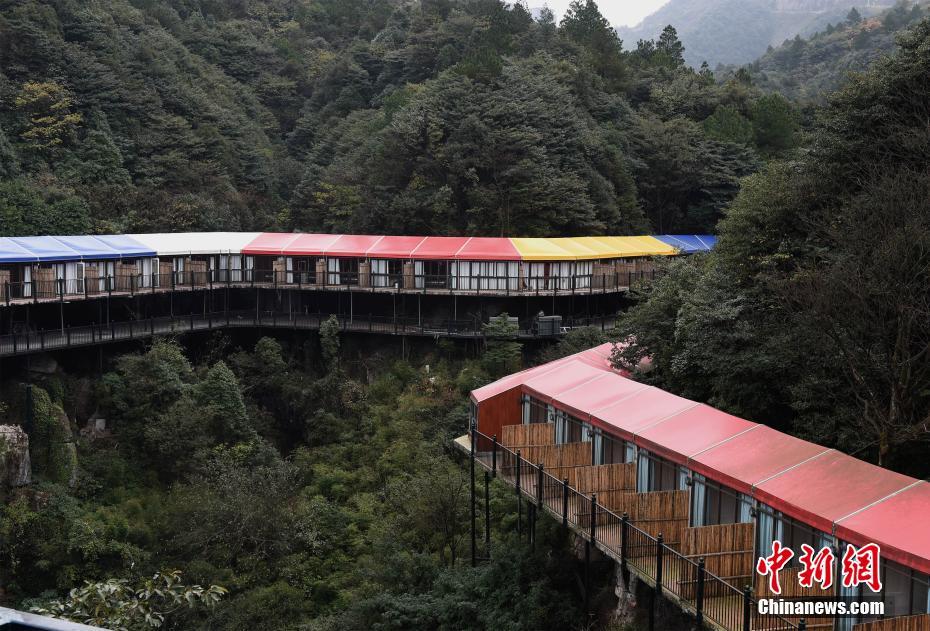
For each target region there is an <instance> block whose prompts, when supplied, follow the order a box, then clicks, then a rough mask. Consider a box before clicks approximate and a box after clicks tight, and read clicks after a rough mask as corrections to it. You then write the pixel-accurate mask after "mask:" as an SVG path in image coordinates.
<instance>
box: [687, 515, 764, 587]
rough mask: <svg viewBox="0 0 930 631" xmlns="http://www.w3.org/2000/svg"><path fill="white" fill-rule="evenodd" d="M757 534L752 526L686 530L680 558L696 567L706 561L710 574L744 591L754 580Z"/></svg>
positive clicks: (723, 526)
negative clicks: (699, 561) (688, 560)
mask: <svg viewBox="0 0 930 631" xmlns="http://www.w3.org/2000/svg"><path fill="white" fill-rule="evenodd" d="M755 533H756V526H755V524H753V523H748V524H722V525H717V526H701V527H697V528H686V529H685V531H684V533H683V535H682V540H681V554H682V555H684V556H686V557H688V558H690V559H691V560H692V561H694V562H695V563H697V560H698V558H699V557H704V567H705V568H706V569H707V571H708V572H710V573H711V574H713V575H714V576H717V577H719V578H722V579H723V580H725V581H727V582H728V583H730V584H731V585H733V586H734V587H736V588H737V589H742V588H743V587H744V586H745V585H747V584H750V583H752V580H753V575H754V571H753V570H754V565H755V559H754V558H753V541H754V539H755Z"/></svg>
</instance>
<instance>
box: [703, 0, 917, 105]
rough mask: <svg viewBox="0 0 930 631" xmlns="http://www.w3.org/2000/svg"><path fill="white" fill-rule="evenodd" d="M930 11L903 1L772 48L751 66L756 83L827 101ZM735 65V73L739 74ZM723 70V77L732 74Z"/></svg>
mask: <svg viewBox="0 0 930 631" xmlns="http://www.w3.org/2000/svg"><path fill="white" fill-rule="evenodd" d="M928 12H930V3H927V2H924V3H921V4H915V5H912V6H909V5H907V3H904V2H901V3H898V4H897V5H896V6H895V7H894V8H892V9H890V10H888V11H885V12H883V13H882V14H880V15H878V16H875V17H874V18H869V19H865V20H862V21H861V22H859V23H856V24H850V23H848V22H844V23H842V24H840V25H838V26H830V27H829V28H827V29H826V30H824V31H821V32H819V33H815V34H814V35H813V36H811V37H810V38H808V39H806V40H805V39H802V38H800V37H797V38H795V39H793V40H791V41H789V42H785V43H784V44H783V45H781V46H779V47H778V48H775V49H773V50H770V51H768V52H767V53H766V54H765V55H763V56H762V57H760V58H759V59H758V60H756V61H755V62H754V63H753V64H752V65H750V66H749V67H748V69H749V72H750V75H751V77H752V80H753V83H755V84H756V85H757V86H758V87H761V88H762V89H764V90H766V91H770V92H779V93H781V94H784V95H785V96H787V97H790V98H793V99H795V100H799V101H815V102H816V101H821V100H823V98H824V96H825V95H826V94H827V93H829V92H832V91H834V90H836V89H837V88H839V87H840V85H842V83H843V82H844V81H845V80H846V78H847V77H848V76H849V73H851V72H862V71H864V70H866V68H868V67H869V66H870V65H871V64H872V62H874V61H876V60H877V59H879V58H880V57H882V56H884V55H888V54H891V53H893V52H894V51H895V50H896V48H897V44H896V39H897V36H898V34H900V33H901V32H902V31H904V30H906V29H909V28H911V27H913V26H914V25H915V24H916V23H917V22H919V21H920V20H921V19H922V18H923V17H924V16H925V15H927V14H928ZM735 70H736V69H735V68H729V69H728V71H729V72H735ZM726 76H727V75H726V74H721V73H718V78H720V77H724V78H725V77H726Z"/></svg>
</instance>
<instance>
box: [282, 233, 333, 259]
mask: <svg viewBox="0 0 930 631" xmlns="http://www.w3.org/2000/svg"><path fill="white" fill-rule="evenodd" d="M341 237H342V235H341V234H299V235H297V238H296V239H294V240H293V241H291V242H290V243H289V244H288V245H287V247H286V248H285V250H284V253H285V254H287V255H288V256H323V254H324V253H325V252H326V249H327V248H329V247H330V246H332V245H333V244H334V243H335V242H336V241H338V240H339V239H340V238H341Z"/></svg>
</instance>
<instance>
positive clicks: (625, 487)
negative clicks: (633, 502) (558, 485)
mask: <svg viewBox="0 0 930 631" xmlns="http://www.w3.org/2000/svg"><path fill="white" fill-rule="evenodd" d="M587 444H590V443H587ZM560 473H562V475H561V476H560V477H562V478H567V479H568V484H569V485H570V486H571V487H572V488H575V489H577V490H578V491H579V492H580V493H585V494H590V493H598V494H601V493H604V492H606V491H635V490H636V465H635V464H634V463H632V462H630V463H626V464H605V465H597V466H585V467H571V468H565V471H564V473H563V472H561V471H560ZM552 475H556V474H555V473H554V472H553V473H552ZM601 503H603V504H605V505H607V504H606V502H601ZM608 508H609V506H608Z"/></svg>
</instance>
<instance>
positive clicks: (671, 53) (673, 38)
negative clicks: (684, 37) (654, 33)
mask: <svg viewBox="0 0 930 631" xmlns="http://www.w3.org/2000/svg"><path fill="white" fill-rule="evenodd" d="M655 51H656V54H657V55H658V57H659V58H660V59H661V62H660V63H661V64H662V65H665V66H668V67H670V68H681V67H682V66H684V65H685V47H684V45H683V44H682V43H681V40H679V39H678V31H676V30H675V27H674V26H672V25H671V24H669V25H668V26H666V27H665V28H664V29H662V33H661V34H660V35H659V39H658V40H656V46H655Z"/></svg>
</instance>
